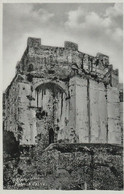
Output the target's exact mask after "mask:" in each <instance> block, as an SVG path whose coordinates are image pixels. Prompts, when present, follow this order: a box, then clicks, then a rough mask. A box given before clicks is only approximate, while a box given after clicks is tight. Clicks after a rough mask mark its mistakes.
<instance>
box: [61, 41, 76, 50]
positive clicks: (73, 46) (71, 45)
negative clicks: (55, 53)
mask: <svg viewBox="0 0 124 194" xmlns="http://www.w3.org/2000/svg"><path fill="white" fill-rule="evenodd" d="M64 47H65V49H71V50H73V51H78V44H76V43H74V42H70V41H65V42H64Z"/></svg>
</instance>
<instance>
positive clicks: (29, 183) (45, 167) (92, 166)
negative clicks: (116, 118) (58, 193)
mask: <svg viewBox="0 0 124 194" xmlns="http://www.w3.org/2000/svg"><path fill="white" fill-rule="evenodd" d="M122 152H123V148H122V147H121V146H116V145H110V144H92V143H91V144H87V143H86V144H51V145H50V146H49V147H48V148H47V149H46V150H44V152H42V151H41V147H40V145H39V146H38V147H37V148H36V147H35V148H33V149H31V148H29V149H27V151H26V149H25V152H23V153H22V154H21V155H20V156H19V158H16V159H15V157H14V158H11V162H8V160H7V158H4V160H5V161H4V189H23V190H24V189H32V190H33V189H34V190H36V189H37V190H51V189H53V190H123V160H122Z"/></svg>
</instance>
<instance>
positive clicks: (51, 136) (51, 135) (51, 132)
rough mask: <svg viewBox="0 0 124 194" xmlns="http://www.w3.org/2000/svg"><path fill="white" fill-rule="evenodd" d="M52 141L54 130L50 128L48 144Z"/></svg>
mask: <svg viewBox="0 0 124 194" xmlns="http://www.w3.org/2000/svg"><path fill="white" fill-rule="evenodd" d="M51 143H54V131H53V129H52V128H50V130H49V144H51Z"/></svg>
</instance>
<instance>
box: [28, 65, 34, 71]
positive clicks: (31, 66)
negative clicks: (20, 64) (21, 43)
mask: <svg viewBox="0 0 124 194" xmlns="http://www.w3.org/2000/svg"><path fill="white" fill-rule="evenodd" d="M30 71H33V65H32V64H30V65H29V66H28V72H30Z"/></svg>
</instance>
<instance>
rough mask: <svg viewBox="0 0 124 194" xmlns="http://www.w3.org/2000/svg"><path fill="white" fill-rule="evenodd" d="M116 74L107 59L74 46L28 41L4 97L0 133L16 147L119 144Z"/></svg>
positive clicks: (119, 113)
mask: <svg viewBox="0 0 124 194" xmlns="http://www.w3.org/2000/svg"><path fill="white" fill-rule="evenodd" d="M121 114H122V111H120V99H119V82H118V70H113V66H112V65H110V64H109V57H108V56H106V55H104V54H101V53H98V54H97V55H96V56H95V57H94V56H90V55H88V54H85V53H82V52H80V51H79V50H78V45H77V44H75V43H72V42H68V41H67V42H65V43H64V47H52V46H44V45H42V44H41V39H39V38H28V41H27V48H26V50H25V52H24V54H23V56H22V58H21V60H20V61H19V62H18V64H17V66H16V75H15V77H14V79H13V80H12V82H11V84H10V85H9V86H8V88H7V89H6V91H5V93H4V117H3V119H4V130H7V131H11V132H13V134H14V136H15V138H16V140H17V141H19V143H20V145H35V144H37V143H38V142H40V143H41V145H42V147H43V148H45V147H47V146H48V145H49V144H50V143H55V142H63V143H109V144H121V139H122V123H121V120H120V118H121V117H122V115H121Z"/></svg>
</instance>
